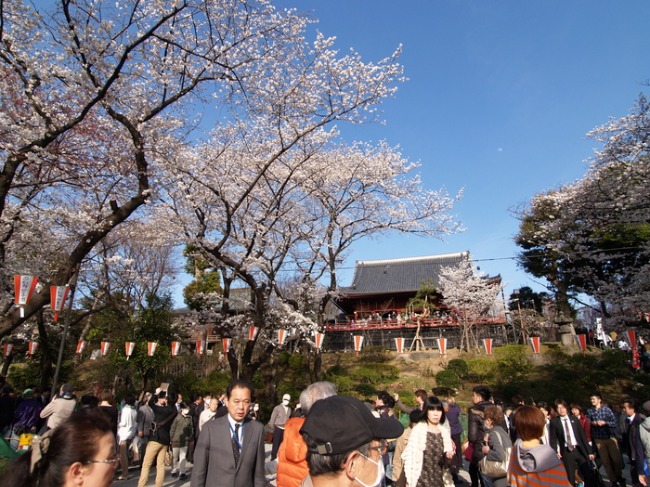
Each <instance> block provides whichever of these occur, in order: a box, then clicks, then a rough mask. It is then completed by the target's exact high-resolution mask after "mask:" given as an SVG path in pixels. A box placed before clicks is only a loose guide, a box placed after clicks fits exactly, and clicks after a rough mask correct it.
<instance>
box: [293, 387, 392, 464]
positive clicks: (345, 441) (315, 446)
mask: <svg viewBox="0 0 650 487" xmlns="http://www.w3.org/2000/svg"><path fill="white" fill-rule="evenodd" d="M300 432H301V433H306V434H307V435H308V437H309V438H308V439H306V442H307V447H308V448H309V451H310V452H312V453H318V454H320V455H340V454H342V453H347V452H349V451H352V450H354V449H355V448H359V447H360V446H362V445H365V444H366V443H369V442H370V441H371V440H373V439H381V438H397V437H399V436H400V435H401V434H402V433H403V432H404V426H402V423H400V422H399V421H398V420H396V419H395V418H376V417H374V416H373V414H372V413H371V412H370V410H368V408H367V407H366V406H365V405H364V404H363V403H362V402H361V401H359V400H358V399H355V398H354V397H348V396H331V397H328V398H325V399H321V400H319V401H316V402H315V403H314V405H313V406H312V407H311V409H310V410H309V414H308V415H307V419H306V420H305V423H304V424H303V426H302V428H300Z"/></svg>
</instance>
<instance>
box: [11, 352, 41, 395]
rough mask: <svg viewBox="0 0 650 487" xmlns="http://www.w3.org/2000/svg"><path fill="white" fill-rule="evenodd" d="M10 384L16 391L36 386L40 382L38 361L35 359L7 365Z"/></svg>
mask: <svg viewBox="0 0 650 487" xmlns="http://www.w3.org/2000/svg"><path fill="white" fill-rule="evenodd" d="M9 376H10V377H11V385H12V386H13V387H14V389H15V390H16V391H23V390H25V389H26V388H27V387H29V386H31V387H34V386H38V385H40V383H41V370H40V362H39V361H38V360H36V359H34V360H28V361H26V362H24V363H13V364H11V366H10V367H9Z"/></svg>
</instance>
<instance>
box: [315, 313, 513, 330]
mask: <svg viewBox="0 0 650 487" xmlns="http://www.w3.org/2000/svg"><path fill="white" fill-rule="evenodd" d="M505 323H506V318H505V316H498V317H494V318H490V317H485V318H481V319H479V320H476V321H474V322H473V323H472V324H473V325H503V324H505ZM460 324H461V323H460V322H459V321H458V320H453V319H446V320H445V319H441V318H421V319H420V327H421V328H440V327H446V326H460ZM417 326H418V324H417V322H416V321H414V320H407V321H398V320H381V321H377V320H368V321H357V322H347V323H334V324H332V323H329V324H326V325H325V332H328V331H330V332H331V331H363V330H403V329H409V328H417Z"/></svg>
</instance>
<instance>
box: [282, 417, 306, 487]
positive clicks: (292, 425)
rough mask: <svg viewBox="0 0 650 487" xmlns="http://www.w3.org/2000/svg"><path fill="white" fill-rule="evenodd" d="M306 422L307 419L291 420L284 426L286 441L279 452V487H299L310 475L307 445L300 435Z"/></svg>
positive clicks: (283, 441)
mask: <svg viewBox="0 0 650 487" xmlns="http://www.w3.org/2000/svg"><path fill="white" fill-rule="evenodd" d="M304 422H305V418H290V419H288V420H287V422H286V423H285V424H284V440H282V443H280V449H279V450H278V469H277V478H276V485H277V486H278V487H299V486H300V485H301V483H302V481H303V480H304V479H305V477H307V474H308V473H309V466H308V465H307V445H306V444H305V441H304V440H303V439H302V435H301V434H300V428H302V425H303V423H304Z"/></svg>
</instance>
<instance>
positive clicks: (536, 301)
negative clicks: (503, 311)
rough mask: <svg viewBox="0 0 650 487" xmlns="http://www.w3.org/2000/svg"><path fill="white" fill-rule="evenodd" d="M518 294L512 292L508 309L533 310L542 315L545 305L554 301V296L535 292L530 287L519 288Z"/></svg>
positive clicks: (543, 292)
mask: <svg viewBox="0 0 650 487" xmlns="http://www.w3.org/2000/svg"><path fill="white" fill-rule="evenodd" d="M517 291H519V292H517V293H515V292H512V293H511V294H510V298H509V299H508V309H509V310H510V311H517V310H518V309H520V308H524V309H525V308H532V309H534V310H535V312H537V313H538V314H540V315H541V314H542V312H543V307H544V303H545V302H547V301H549V300H552V299H553V298H552V296H551V295H550V294H549V293H547V292H545V291H542V292H535V291H533V289H532V288H530V287H528V286H523V287H521V288H519V289H518V290H517Z"/></svg>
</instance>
